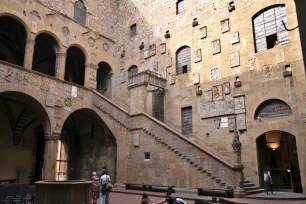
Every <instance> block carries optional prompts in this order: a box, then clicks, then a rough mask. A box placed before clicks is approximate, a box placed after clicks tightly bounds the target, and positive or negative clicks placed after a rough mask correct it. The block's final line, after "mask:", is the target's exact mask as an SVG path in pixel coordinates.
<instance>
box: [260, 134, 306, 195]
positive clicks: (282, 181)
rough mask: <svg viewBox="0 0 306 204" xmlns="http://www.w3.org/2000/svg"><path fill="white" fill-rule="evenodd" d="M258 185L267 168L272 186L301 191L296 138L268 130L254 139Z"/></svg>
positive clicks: (261, 181)
mask: <svg viewBox="0 0 306 204" xmlns="http://www.w3.org/2000/svg"><path fill="white" fill-rule="evenodd" d="M256 145H257V156H258V170H259V171H258V172H259V181H260V185H261V186H262V187H264V179H263V174H264V171H265V170H266V169H269V171H270V173H271V177H272V181H273V188H274V189H276V190H280V191H293V192H302V184H301V176H300V167H299V160H298V152H297V146H296V139H295V136H293V135H292V134H290V133H287V132H284V131H277V130H275V131H269V132H266V133H264V134H262V135H261V136H259V137H258V138H257V139H256Z"/></svg>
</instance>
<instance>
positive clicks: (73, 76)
mask: <svg viewBox="0 0 306 204" xmlns="http://www.w3.org/2000/svg"><path fill="white" fill-rule="evenodd" d="M85 62H86V59H85V55H84V53H83V51H82V50H81V49H80V48H78V47H75V46H73V47H70V48H69V49H68V50H67V58H66V67H65V80H66V81H69V82H72V83H75V84H78V85H81V86H84V79H85Z"/></svg>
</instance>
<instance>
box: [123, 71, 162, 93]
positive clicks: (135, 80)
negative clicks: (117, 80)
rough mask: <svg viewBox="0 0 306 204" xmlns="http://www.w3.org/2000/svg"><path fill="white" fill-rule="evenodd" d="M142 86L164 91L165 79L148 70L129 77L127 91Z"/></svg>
mask: <svg viewBox="0 0 306 204" xmlns="http://www.w3.org/2000/svg"><path fill="white" fill-rule="evenodd" d="M144 84H145V85H152V86H155V87H159V88H163V89H165V88H166V86H167V79H165V78H162V77H161V75H160V74H157V73H154V72H151V71H149V70H147V71H144V72H140V73H138V74H136V75H134V76H132V77H129V89H131V88H133V87H137V86H141V85H144Z"/></svg>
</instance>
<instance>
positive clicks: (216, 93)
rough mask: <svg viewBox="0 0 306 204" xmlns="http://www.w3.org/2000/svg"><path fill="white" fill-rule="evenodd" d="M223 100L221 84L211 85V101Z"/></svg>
mask: <svg viewBox="0 0 306 204" xmlns="http://www.w3.org/2000/svg"><path fill="white" fill-rule="evenodd" d="M217 100H223V88H222V85H218V86H214V87H213V101H217Z"/></svg>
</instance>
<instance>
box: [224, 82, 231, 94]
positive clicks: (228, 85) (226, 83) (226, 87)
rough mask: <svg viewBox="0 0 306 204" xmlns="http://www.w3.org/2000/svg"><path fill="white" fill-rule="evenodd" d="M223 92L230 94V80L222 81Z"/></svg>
mask: <svg viewBox="0 0 306 204" xmlns="http://www.w3.org/2000/svg"><path fill="white" fill-rule="evenodd" d="M223 93H224V94H225V95H228V94H231V84H230V82H225V83H223Z"/></svg>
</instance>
